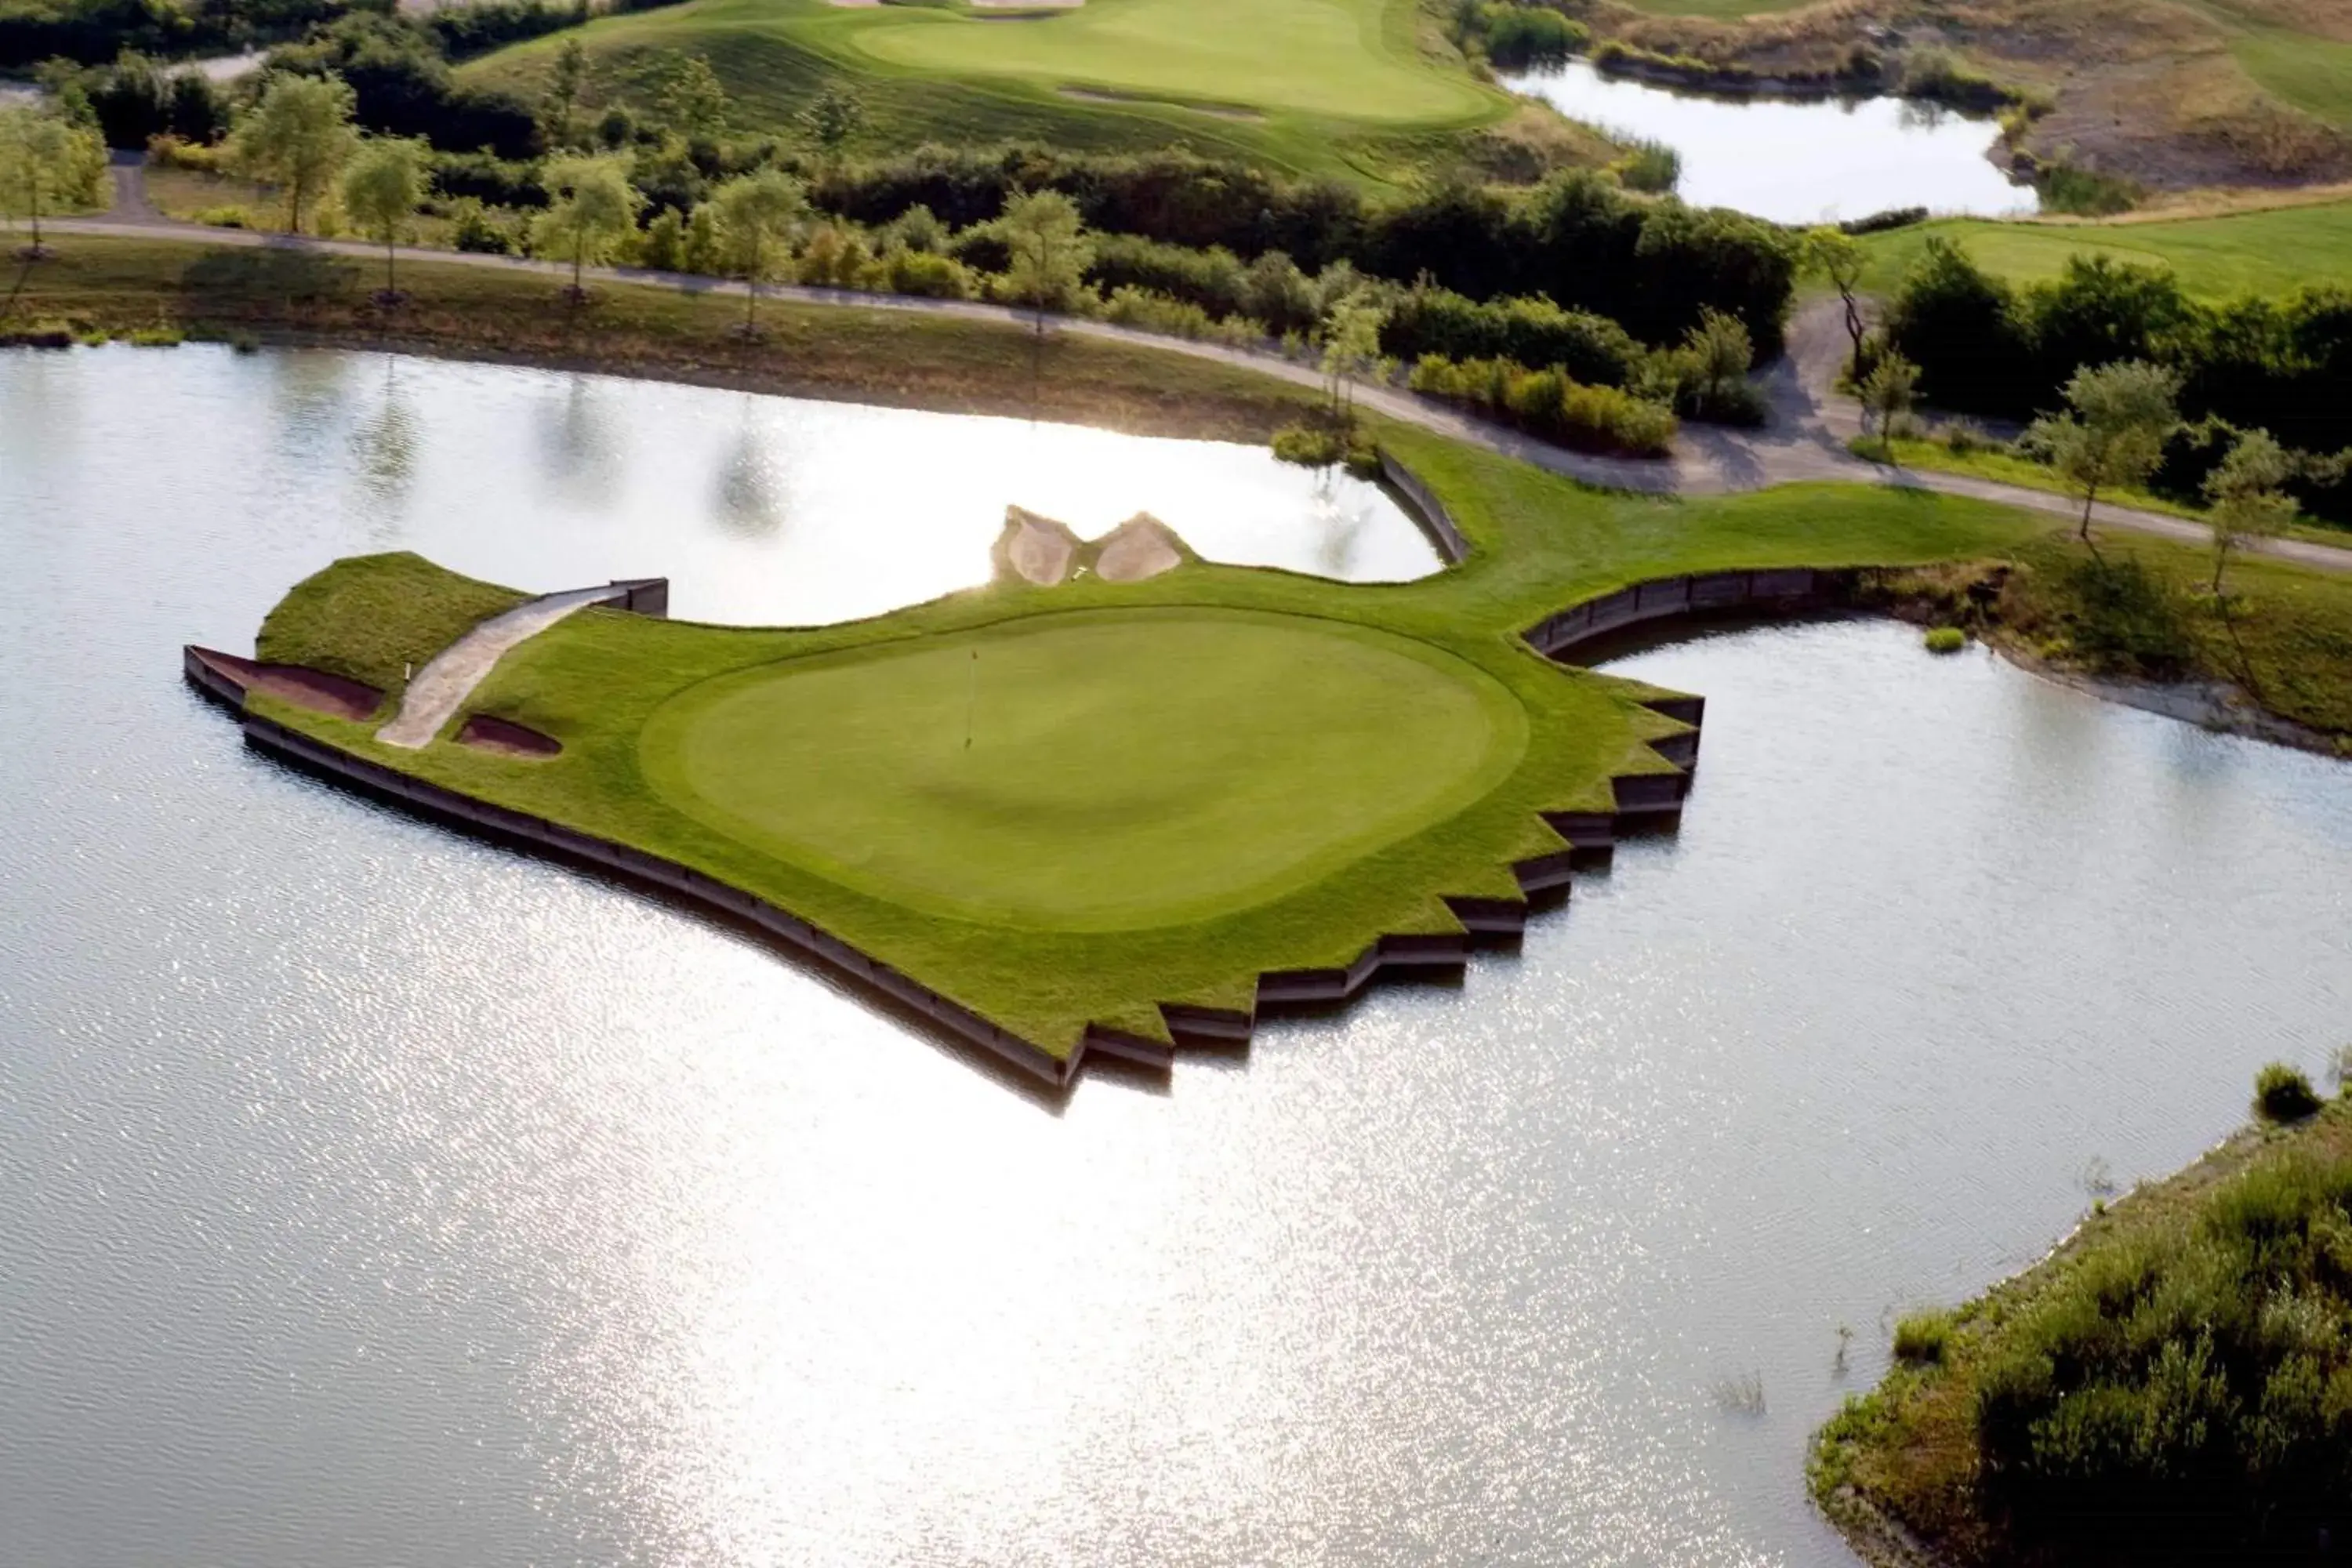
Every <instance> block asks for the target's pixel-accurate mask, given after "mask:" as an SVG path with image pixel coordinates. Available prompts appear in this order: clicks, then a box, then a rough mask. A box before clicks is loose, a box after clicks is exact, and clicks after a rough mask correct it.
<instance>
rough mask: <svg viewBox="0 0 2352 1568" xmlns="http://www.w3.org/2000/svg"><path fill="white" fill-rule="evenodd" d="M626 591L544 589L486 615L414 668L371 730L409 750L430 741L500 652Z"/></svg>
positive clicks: (620, 588)
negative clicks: (388, 712)
mask: <svg viewBox="0 0 2352 1568" xmlns="http://www.w3.org/2000/svg"><path fill="white" fill-rule="evenodd" d="M628 595H629V590H628V588H627V587H626V585H625V584H624V585H616V584H609V583H608V584H605V585H604V586H603V587H601V588H573V589H571V590H569V591H568V592H565V593H562V594H549V595H546V596H545V597H543V598H538V599H533V600H531V601H530V603H529V604H527V605H516V606H515V607H514V608H513V609H511V610H509V611H507V612H506V613H505V614H504V615H498V616H491V617H490V618H489V619H488V620H487V621H484V622H483V623H482V624H481V625H479V626H476V627H475V628H474V629H473V630H472V631H470V632H467V634H466V635H465V636H464V637H459V638H458V639H457V641H456V642H453V643H451V644H450V645H449V646H448V647H445V648H443V649H442V650H441V651H440V652H439V653H437V654H435V655H434V656H433V658H432V659H431V661H430V662H428V663H427V664H426V665H425V668H423V669H420V670H418V671H417V672H416V679H414V680H412V681H410V682H409V683H408V689H407V690H406V691H404V692H402V693H401V697H400V711H399V712H397V713H395V714H394V715H393V716H392V722H390V723H389V724H386V725H385V726H384V727H383V729H381V730H378V731H376V732H375V738H376V739H377V740H379V741H382V742H383V743H384V744H385V745H387V746H405V747H407V748H408V749H409V750H411V751H415V750H417V749H418V748H420V747H423V746H427V745H430V744H431V743H432V742H433V738H434V737H435V736H436V735H438V734H439V733H440V732H441V730H442V726H444V725H446V724H447V723H448V722H449V721H450V719H451V718H452V717H454V716H455V715H456V713H457V706H458V704H460V703H462V702H464V701H465V700H466V699H467V698H468V697H470V696H472V695H473V691H474V688H475V687H477V686H479V685H480V684H481V683H482V678H483V677H484V676H486V675H488V674H489V673H490V670H491V669H492V668H493V667H495V666H496V665H497V664H498V662H499V659H501V658H505V657H506V654H507V650H509V648H511V647H514V646H515V645H516V644H518V643H520V642H522V641H523V640H524V639H526V638H528V637H535V636H537V635H538V634H539V633H541V632H543V631H545V630H546V629H547V628H548V627H550V626H553V625H554V624H555V623H556V622H558V621H560V620H562V618H563V617H564V616H568V615H571V614H572V612H573V611H575V610H584V609H586V608H587V607H588V606H589V605H602V604H607V603H610V602H611V601H613V600H614V599H625V598H627V597H628Z"/></svg>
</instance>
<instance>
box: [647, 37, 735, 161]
mask: <svg viewBox="0 0 2352 1568" xmlns="http://www.w3.org/2000/svg"><path fill="white" fill-rule="evenodd" d="M655 101H656V103H657V104H658V105H659V106H660V108H661V112H662V118H663V119H664V120H666V121H668V122H669V128H670V129H671V130H672V131H674V132H677V134H678V135H679V136H681V137H683V138H684V139H686V140H687V141H688V142H708V141H709V140H710V139H712V138H713V137H715V136H717V135H718V134H719V132H720V131H721V130H723V129H725V127H726V124H727V89H726V88H725V87H724V86H723V85H721V83H720V82H719V73H718V72H717V71H714V70H712V69H711V68H710V62H709V60H706V59H704V58H702V57H701V56H700V55H682V56H680V57H679V58H678V60H677V64H676V65H674V66H672V67H671V68H670V70H669V76H668V78H667V79H666V80H665V81H664V82H663V83H662V88H661V94H660V96H659V97H658V98H657V99H656V100H655Z"/></svg>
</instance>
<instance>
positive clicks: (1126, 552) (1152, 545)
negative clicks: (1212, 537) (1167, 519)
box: [1095, 511, 1184, 583]
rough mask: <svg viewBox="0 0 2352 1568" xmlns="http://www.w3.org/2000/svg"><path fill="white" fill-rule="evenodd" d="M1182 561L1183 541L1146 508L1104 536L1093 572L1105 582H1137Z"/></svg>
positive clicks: (1097, 552) (1168, 569)
mask: <svg viewBox="0 0 2352 1568" xmlns="http://www.w3.org/2000/svg"><path fill="white" fill-rule="evenodd" d="M1182 564H1184V542H1183V541H1182V540H1181V539H1179V538H1177V537H1176V531H1175V530H1174V529H1171V528H1170V527H1169V526H1168V525H1167V524H1166V523H1164V522H1162V521H1160V520H1159V519H1158V518H1156V517H1154V516H1152V515H1151V514H1150V512H1148V511H1139V512H1137V513H1136V514H1135V515H1134V516H1133V517H1130V518H1129V519H1128V520H1127V521H1125V522H1122V523H1120V524H1119V525H1118V527H1117V528H1114V529H1112V530H1111V531H1109V532H1108V533H1107V534H1105V535H1104V536H1103V540H1102V543H1101V544H1100V546H1098V547H1097V551H1096V553H1095V573H1096V574H1097V576H1099V577H1101V578H1102V579H1103V580H1104V581H1105V582H1108V583H1140V582H1142V581H1143V580H1144V579H1145V578H1147V577H1157V576H1159V575H1160V574H1161V573H1162V572H1171V571H1173V570H1175V569H1176V568H1177V567H1179V566H1181V565H1182Z"/></svg>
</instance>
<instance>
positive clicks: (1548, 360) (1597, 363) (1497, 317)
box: [1381, 285, 1646, 386]
mask: <svg viewBox="0 0 2352 1568" xmlns="http://www.w3.org/2000/svg"><path fill="white" fill-rule="evenodd" d="M1387 303H1388V316H1387V320H1386V321H1385V322H1384V323H1383V324H1382V326H1381V350H1382V352H1383V353H1390V354H1393V355H1395V356H1396V357H1397V358H1399V359H1407V360H1417V359H1419V358H1421V357H1422V356H1423V355H1424V354H1437V355H1441V356H1443V357H1444V358H1446V359H1452V360H1472V359H1507V360H1516V361H1517V362H1518V363H1521V364H1549V365H1559V367H1561V368H1562V369H1564V370H1566V371H1567V372H1568V374H1570V375H1572V376H1574V377H1575V378H1576V379H1577V380H1579V381H1582V382H1590V383H1592V384H1596V385H1601V386H1625V385H1629V384H1632V382H1633V379H1634V377H1635V376H1636V375H1637V374H1640V372H1641V369H1642V366H1643V362H1644V360H1645V358H1646V353H1645V351H1644V350H1643V347H1642V345H1641V344H1640V343H1637V342H1634V341H1633V334H1632V333H1630V332H1628V331H1626V330H1625V329H1624V328H1623V327H1621V326H1619V325H1618V324H1617V323H1616V322H1615V321H1611V320H1609V319H1608V318H1607V317H1605V316H1596V315H1593V314H1591V312H1590V311H1585V310H1563V309H1561V308H1560V307H1559V306H1558V305H1555V304H1553V303H1552V302H1551V301H1550V300H1542V299H1535V300H1524V299H1505V300H1486V301H1485V302H1483V303H1482V302H1480V301H1478V300H1471V299H1468V298H1466V297H1465V296H1464V295H1461V294H1457V293H1455V292H1454V291H1453V290H1452V289H1436V288H1431V287H1428V286H1426V285H1424V286H1421V287H1417V288H1413V289H1404V290H1402V291H1400V292H1399V293H1398V294H1397V296H1396V297H1395V298H1394V299H1393V300H1390V301H1388V302H1387Z"/></svg>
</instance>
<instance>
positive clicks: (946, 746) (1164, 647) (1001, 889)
mask: <svg viewBox="0 0 2352 1568" xmlns="http://www.w3.org/2000/svg"><path fill="white" fill-rule="evenodd" d="M1526 746H1527V716H1526V712H1525V710H1523V709H1522V708H1521V707H1520V706H1519V704H1518V702H1517V700H1515V699H1514V698H1513V697H1512V696H1511V693H1510V692H1509V690H1508V689H1507V688H1505V687H1503V686H1502V685H1501V684H1500V683H1498V682H1496V680H1494V679H1492V678H1491V677H1488V676H1486V675H1483V674H1481V673H1480V672H1479V670H1478V669H1477V668H1475V666H1473V665H1470V664H1467V663H1465V662H1464V661H1463V660H1461V659H1459V658H1454V656H1453V655H1450V654H1447V653H1444V652H1443V651H1442V650H1440V649H1437V648H1434V647H1431V646H1429V645H1428V644H1426V643H1418V642H1413V641H1410V640H1408V639H1405V638H1402V637H1393V636H1391V635H1389V634H1386V633H1381V632H1376V631H1373V630H1371V629H1370V628H1369V627H1364V626H1350V625H1349V624H1347V623H1345V622H1340V621H1330V620H1315V619H1308V618H1306V617H1303V616H1266V615H1261V614H1256V613H1251V612H1243V611H1232V610H1203V609H1156V610H1138V611H1134V612H1129V613H1119V612H1109V611H1089V612H1081V613H1077V614H1073V615H1066V616H1035V617H1033V618H1031V619H1028V620H1024V621H1016V622H1010V623H1006V624H1003V625H1001V626H991V627H988V628H985V629H983V630H981V631H977V632H973V633H970V634H966V635H963V636H960V637H931V638H925V639H923V640H921V641H919V642H916V643H887V644H884V645H881V646H879V647H870V648H861V649H858V650H856V652H853V653H849V654H842V655H833V656H830V657H821V658H814V659H798V660H791V661H787V662H785V663H782V664H778V665H772V666H762V667H759V668H752V669H748V670H740V671H737V672H735V673H733V674H730V675H726V676H721V677H719V679H715V680H710V681H706V682H704V683H703V684H701V685H699V686H696V687H692V688H690V689H688V690H686V691H684V692H682V693H680V694H679V695H678V696H677V697H675V698H672V699H671V700H669V701H668V702H667V703H665V704H664V705H663V706H662V707H661V708H660V709H659V710H656V712H655V714H654V716H653V719H652V721H650V722H649V723H648V724H647V725H646V730H645V734H644V738H643V740H642V742H640V746H639V754H640V757H641V758H642V760H643V763H644V765H645V769H646V775H647V777H648V778H649V779H650V780H651V781H652V783H653V785H654V788H655V790H656V793H657V794H659V795H661V796H662V797H663V798H664V799H665V800H667V801H668V802H669V803H670V804H671V805H675V806H677V807H678V808H679V809H680V810H682V811H684V812H686V813H687V814H688V815H689V816H695V817H697V818H699V819H700V820H701V821H702V822H704V823H705V824H707V825H708V826H713V827H716V828H718V829H719V830H720V831H721V832H724V833H727V834H729V835H730V837H737V838H740V839H741V840H742V841H743V842H745V843H747V844H751V845H753V846H756V847H760V848H761V849H764V850H766V851H767V852H768V853H770V854H772V855H775V856H777V857H779V858H786V859H792V860H796V861H799V862H800V863H802V864H804V865H807V866H810V867H813V868H816V869H819V870H821V871H823V872H824V874H825V875H827V876H829V877H831V878H833V879H835V880H836V881H839V882H842V883H844V884H845V885H847V886H851V887H856V888H860V889H864V890H866V891H867V892H870V893H874V894H876V895H877V896H880V897H883V898H887V899H892V900H897V901H898V902H901V903H905V904H907V905H908V906H910V907H914V908H919V909H927V910H932V911H934V912H936V913H941V914H947V915H952V916H956V917H958V918H961V919H966V920H982V921H998V922H1002V923H1006V924H1013V925H1021V926H1027V927H1033V928H1036V929H1041V930H1049V931H1112V930H1119V929H1123V928H1129V927H1135V926H1143V925H1162V924H1168V923H1171V922H1173V921H1188V920H1199V919H1202V918H1206V917H1208V916H1211V915H1214V914H1218V913H1222V912H1223V911H1225V910H1231V909H1235V908H1246V907H1248V906H1249V905H1252V904H1255V903H1262V902H1264V901H1265V900H1268V899H1270V898H1273V897H1275V896H1276V895H1278V894H1280V893H1282V892H1286V891H1288V890H1290V889H1297V888H1299V887H1303V886H1305V885H1307V884H1308V883H1310V882H1313V881H1315V880H1318V879H1320V878H1323V877H1326V876H1328V875H1330V874H1331V873H1333V872H1334V871H1337V870H1339V868H1342V867H1344V866H1345V865H1347V864H1348V863H1349V862H1350V861H1353V860H1356V859H1360V858H1362V857H1363V856H1364V855H1366V854H1368V853H1370V852H1371V851H1372V850H1375V849H1377V848H1379V847H1381V846H1382V845H1384V844H1387V843H1391V842H1393V841H1394V840H1396V839H1398V838H1402V837H1405V836H1406V835H1407V834H1409V833H1411V832H1412V831H1414V830H1416V829H1418V828H1420V827H1423V826H1427V825H1428V824H1429V823H1431V822H1433V821H1435V820H1436V819H1438V818H1440V817H1443V816H1448V815H1450V814H1451V813H1453V812H1454V811H1457V810H1460V809H1461V808H1462V807H1463V806H1465V805H1468V804H1470V803H1471V802H1472V801H1474V800H1475V799H1476V798H1477V797H1478V796H1480V795H1484V794H1485V793H1486V791H1487V790H1489V789H1491V788H1492V787H1494V785H1495V784H1496V783H1498V782H1499V781H1500V780H1501V779H1502V778H1503V777H1504V776H1506V775H1507V774H1508V773H1510V771H1511V770H1512V768H1514V767H1515V766H1517V763H1518V760H1519V757H1520V755H1521V753H1522V752H1524V751H1525V750H1526Z"/></svg>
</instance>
